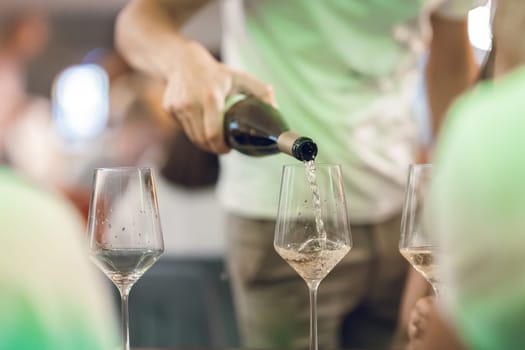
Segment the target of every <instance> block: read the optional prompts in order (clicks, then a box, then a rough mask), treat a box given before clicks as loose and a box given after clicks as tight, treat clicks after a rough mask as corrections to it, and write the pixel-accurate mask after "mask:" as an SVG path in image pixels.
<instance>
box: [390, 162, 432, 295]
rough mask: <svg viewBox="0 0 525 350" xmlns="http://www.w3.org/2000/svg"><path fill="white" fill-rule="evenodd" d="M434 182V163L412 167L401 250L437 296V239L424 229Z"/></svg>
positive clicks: (410, 169) (405, 205)
mask: <svg viewBox="0 0 525 350" xmlns="http://www.w3.org/2000/svg"><path fill="white" fill-rule="evenodd" d="M431 180H432V165H431V164H412V165H410V168H409V172H408V183H407V188H406V194H405V203H404V206H403V216H402V220H401V239H400V241H399V251H400V252H401V254H402V255H403V256H404V257H405V259H407V260H408V262H409V263H410V264H411V265H412V266H413V267H414V268H415V269H416V270H417V271H418V272H419V273H420V274H422V275H423V277H424V278H425V279H426V280H427V281H428V283H430V285H431V286H432V288H433V290H434V293H435V294H436V296H437V295H439V284H440V282H441V280H440V276H439V273H438V265H437V261H436V259H437V255H438V253H439V246H438V243H437V240H436V238H435V237H434V236H433V235H432V234H431V233H430V230H428V227H426V226H425V224H426V222H427V220H425V200H426V197H427V194H428V190H429V188H430V182H431Z"/></svg>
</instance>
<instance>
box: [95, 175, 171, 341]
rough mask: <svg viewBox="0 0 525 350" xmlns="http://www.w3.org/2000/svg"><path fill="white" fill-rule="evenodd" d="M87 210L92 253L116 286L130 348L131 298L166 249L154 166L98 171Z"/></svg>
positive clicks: (125, 339) (96, 262)
mask: <svg viewBox="0 0 525 350" xmlns="http://www.w3.org/2000/svg"><path fill="white" fill-rule="evenodd" d="M93 181H94V184H93V192H92V195H91V203H90V207H89V219H88V238H89V250H90V254H91V257H92V259H93V261H94V262H95V264H96V265H97V266H98V267H99V268H100V269H101V270H102V271H103V272H104V273H105V274H106V275H107V276H108V277H109V279H110V280H111V281H113V283H114V284H115V285H116V286H117V288H118V290H119V292H120V296H121V301H122V309H121V311H122V340H123V349H125V350H128V349H129V324H128V322H129V316H128V295H129V292H130V290H131V287H132V286H133V285H134V284H135V282H137V280H138V279H139V278H140V277H141V276H142V275H143V274H144V273H145V272H146V271H147V270H148V269H149V268H150V267H151V266H152V265H153V264H154V263H155V261H157V259H158V257H159V256H160V255H161V254H162V253H163V251H164V241H163V238H162V230H161V226H160V219H159V209H158V205H157V194H156V190H155V180H154V177H153V173H152V170H151V169H150V168H100V169H96V170H95V174H94V180H93Z"/></svg>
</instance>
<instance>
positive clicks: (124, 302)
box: [120, 288, 129, 350]
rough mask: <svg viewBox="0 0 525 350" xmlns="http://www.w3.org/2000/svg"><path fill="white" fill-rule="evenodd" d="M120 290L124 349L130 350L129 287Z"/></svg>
mask: <svg viewBox="0 0 525 350" xmlns="http://www.w3.org/2000/svg"><path fill="white" fill-rule="evenodd" d="M123 289H124V290H121V291H120V303H121V307H120V312H121V314H122V342H123V343H122V344H123V349H124V350H129V313H128V296H129V289H128V288H123Z"/></svg>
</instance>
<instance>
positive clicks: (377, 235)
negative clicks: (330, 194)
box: [227, 215, 407, 349]
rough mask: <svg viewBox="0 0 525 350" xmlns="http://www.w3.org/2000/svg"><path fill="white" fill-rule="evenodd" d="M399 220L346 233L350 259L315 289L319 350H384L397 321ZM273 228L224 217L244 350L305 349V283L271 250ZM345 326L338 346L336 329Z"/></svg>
mask: <svg viewBox="0 0 525 350" xmlns="http://www.w3.org/2000/svg"><path fill="white" fill-rule="evenodd" d="M399 223H400V222H399V217H396V218H395V219H391V220H388V221H386V222H383V223H379V224H374V225H355V226H351V230H352V239H353V247H352V250H351V251H350V253H349V254H348V255H347V256H346V257H345V258H344V259H343V260H342V261H341V262H340V263H339V264H338V265H337V266H336V267H335V268H334V270H332V272H330V274H329V275H328V276H327V277H326V278H325V279H324V280H323V281H322V282H321V284H320V286H319V291H318V301H317V304H318V334H319V347H320V348H321V349H338V348H341V346H342V345H345V346H347V347H369V348H370V347H373V348H386V346H387V344H388V342H389V341H390V338H391V336H392V334H393V331H394V326H395V322H396V320H397V312H398V306H399V299H400V296H401V291H402V287H403V283H404V278H405V274H406V269H407V264H406V262H405V261H404V259H403V258H402V257H401V255H400V254H399V252H398V241H399V226H400V225H399ZM274 229H275V221H271V220H270V221H268V220H253V219H247V218H242V217H238V216H233V215H230V216H229V217H228V221H227V230H228V247H227V249H228V252H227V264H228V270H229V276H230V279H231V283H232V288H233V293H234V300H235V307H236V313H237V319H238V323H239V328H240V331H241V336H242V340H243V346H245V347H249V348H267V349H269V348H285V347H286V348H307V347H308V344H309V296H308V289H307V287H306V283H305V282H304V280H302V279H301V278H300V277H299V275H298V274H297V273H296V272H295V271H294V270H293V269H292V268H291V267H289V265H288V264H287V263H286V262H284V260H283V259H282V258H281V257H280V256H279V255H277V253H276V252H275V250H274V248H273V236H274ZM344 319H346V321H345V324H349V329H348V330H346V331H345V334H346V335H347V338H350V339H349V341H347V342H346V343H345V344H342V343H341V339H342V338H341V333H342V323H343V320H344Z"/></svg>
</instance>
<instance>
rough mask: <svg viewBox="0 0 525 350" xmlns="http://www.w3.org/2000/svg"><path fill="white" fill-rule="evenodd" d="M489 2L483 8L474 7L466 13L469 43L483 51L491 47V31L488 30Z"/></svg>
mask: <svg viewBox="0 0 525 350" xmlns="http://www.w3.org/2000/svg"><path fill="white" fill-rule="evenodd" d="M490 6H491V1H489V2H487V4H486V5H485V6H480V7H476V8H475V9H473V10H471V11H470V12H469V13H468V35H469V39H470V43H471V44H472V46H474V47H475V48H478V49H480V50H483V51H488V50H490V48H491V46H492V31H491V29H490V14H491V12H490Z"/></svg>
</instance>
